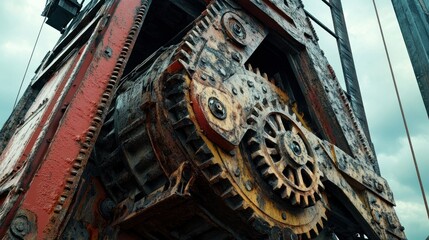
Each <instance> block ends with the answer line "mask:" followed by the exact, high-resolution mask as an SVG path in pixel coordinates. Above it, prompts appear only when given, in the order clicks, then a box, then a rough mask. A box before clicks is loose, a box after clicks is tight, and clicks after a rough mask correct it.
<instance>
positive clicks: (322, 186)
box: [319, 181, 325, 192]
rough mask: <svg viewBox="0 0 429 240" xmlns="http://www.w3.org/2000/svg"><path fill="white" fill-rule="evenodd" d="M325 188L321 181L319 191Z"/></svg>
mask: <svg viewBox="0 0 429 240" xmlns="http://www.w3.org/2000/svg"><path fill="white" fill-rule="evenodd" d="M323 190H325V185H323V183H322V181H319V191H320V192H321V191H323Z"/></svg>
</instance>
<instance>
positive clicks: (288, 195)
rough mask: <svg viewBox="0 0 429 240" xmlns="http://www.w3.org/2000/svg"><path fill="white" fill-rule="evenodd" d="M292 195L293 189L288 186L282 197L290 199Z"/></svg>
mask: <svg viewBox="0 0 429 240" xmlns="http://www.w3.org/2000/svg"><path fill="white" fill-rule="evenodd" d="M291 195H292V189H291V188H290V187H287V186H286V188H285V190H284V191H283V192H282V194H281V197H282V198H285V199H289V198H290V197H291Z"/></svg>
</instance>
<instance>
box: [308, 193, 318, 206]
mask: <svg viewBox="0 0 429 240" xmlns="http://www.w3.org/2000/svg"><path fill="white" fill-rule="evenodd" d="M315 195H316V196H318V195H319V194H318V193H316V194H312V195H310V199H309V202H310V205H311V206H313V205H314V204H316V197H315Z"/></svg>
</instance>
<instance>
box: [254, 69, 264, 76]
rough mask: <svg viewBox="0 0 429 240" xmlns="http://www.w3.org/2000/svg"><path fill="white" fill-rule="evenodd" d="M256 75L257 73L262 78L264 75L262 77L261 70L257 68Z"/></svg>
mask: <svg viewBox="0 0 429 240" xmlns="http://www.w3.org/2000/svg"><path fill="white" fill-rule="evenodd" d="M255 73H256V75H259V76H262V75H261V71H260V70H259V68H256V69H255Z"/></svg>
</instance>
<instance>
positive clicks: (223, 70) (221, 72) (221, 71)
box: [219, 68, 226, 77]
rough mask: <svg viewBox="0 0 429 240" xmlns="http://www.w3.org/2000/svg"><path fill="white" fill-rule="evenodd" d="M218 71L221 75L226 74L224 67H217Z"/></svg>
mask: <svg viewBox="0 0 429 240" xmlns="http://www.w3.org/2000/svg"><path fill="white" fill-rule="evenodd" d="M219 72H220V74H221V75H222V76H224V77H225V76H226V72H225V69H223V68H221V69H219Z"/></svg>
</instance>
